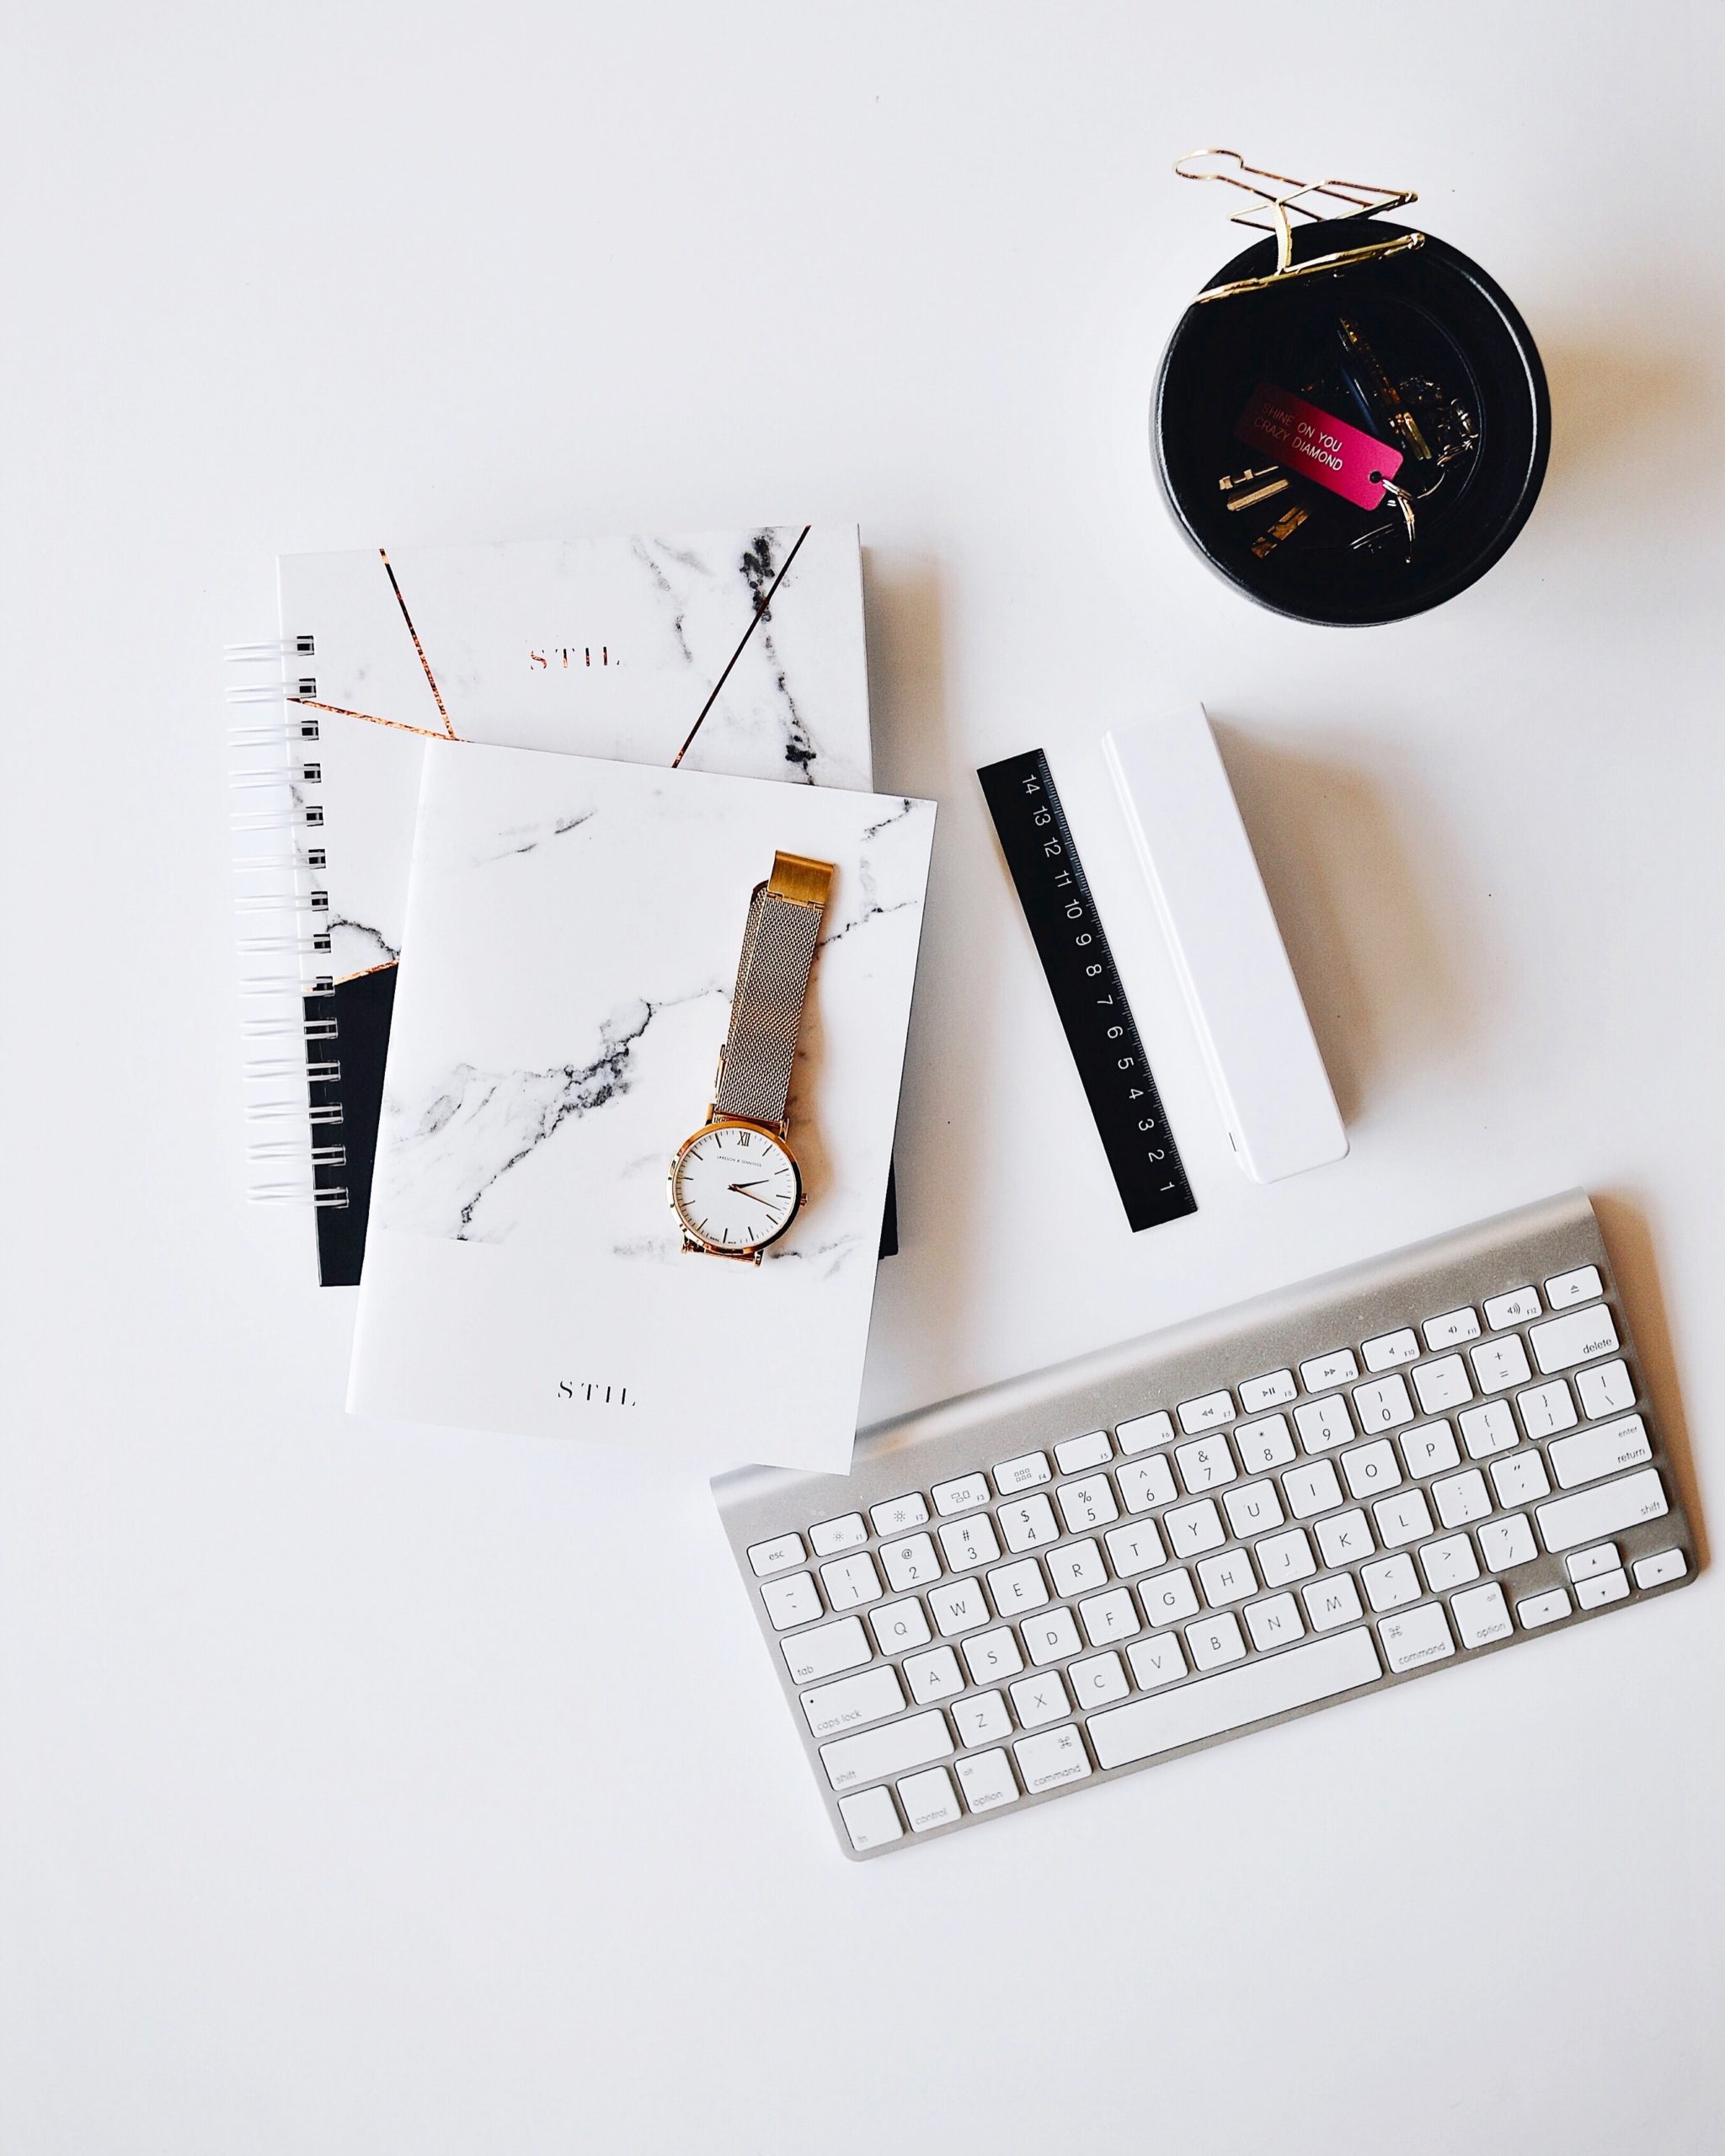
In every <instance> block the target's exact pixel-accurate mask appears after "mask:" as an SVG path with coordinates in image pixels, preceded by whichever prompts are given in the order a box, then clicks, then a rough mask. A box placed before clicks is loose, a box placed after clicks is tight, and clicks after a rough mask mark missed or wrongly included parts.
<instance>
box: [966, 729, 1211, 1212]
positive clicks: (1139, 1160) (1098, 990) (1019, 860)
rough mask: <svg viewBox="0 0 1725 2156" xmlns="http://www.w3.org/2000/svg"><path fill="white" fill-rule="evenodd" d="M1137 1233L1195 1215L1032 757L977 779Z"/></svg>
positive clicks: (1134, 1032) (1074, 858) (1089, 905)
mask: <svg viewBox="0 0 1725 2156" xmlns="http://www.w3.org/2000/svg"><path fill="white" fill-rule="evenodd" d="M976 776H977V777H978V778H979V779H980V780H981V782H982V791H983V794H984V796H985V798H986V800H987V802H988V809H989V814H991V816H992V817H993V818H994V827H995V829H996V831H998V832H999V834H1000V841H1001V851H1002V852H1003V853H1004V854H1005V855H1006V857H1007V867H1008V868H1010V869H1011V870H1012V881H1013V883H1015V884H1016V885H1017V889H1018V903H1019V904H1020V905H1022V906H1023V909H1024V918H1025V919H1026V920H1027V921H1028V922H1029V924H1030V933H1031V937H1032V938H1033V941H1034V942H1035V944H1036V952H1037V956H1038V957H1039V958H1040V959H1041V960H1042V969H1043V971H1044V974H1047V976H1048V985H1049V991H1050V993H1051V994H1052V995H1053V996H1054V999H1055V1010H1056V1011H1059V1012H1060V1023H1061V1025H1062V1026H1064V1027H1065V1029H1066V1044H1067V1046H1068V1047H1069V1048H1070V1049H1071V1051H1072V1060H1073V1061H1074V1062H1075V1063H1076V1065H1077V1066H1078V1075H1079V1077H1080V1078H1081V1080H1082V1081H1083V1085H1084V1091H1085V1094H1086V1097H1087V1099H1088V1100H1089V1102H1090V1113H1092V1115H1093V1116H1094V1117H1095V1118H1096V1128H1097V1134H1098V1135H1099V1136H1100V1137H1101V1139H1102V1144H1103V1151H1104V1152H1105V1153H1106V1154H1107V1155H1108V1166H1110V1167H1111V1168H1112V1169H1113V1170H1114V1184H1115V1187H1116V1188H1117V1189H1118V1190H1119V1193H1120V1203H1122V1204H1123V1205H1124V1207H1125V1209H1126V1218H1127V1219H1128V1221H1129V1222H1130V1225H1131V1226H1132V1229H1133V1231H1134V1233H1136V1232H1137V1230H1139V1229H1140V1228H1156V1227H1160V1226H1161V1225H1162V1222H1163V1221H1164V1220H1178V1219H1181V1218H1183V1216H1184V1215H1185V1214H1188V1213H1195V1212H1196V1211H1197V1210H1198V1200H1197V1199H1196V1198H1194V1196H1193V1195H1192V1186H1191V1184H1190V1183H1189V1182H1187V1180H1186V1171H1185V1169H1184V1167H1183V1166H1182V1165H1181V1161H1180V1154H1179V1150H1178V1147H1177V1146H1176V1145H1175V1144H1174V1134H1173V1133H1172V1131H1171V1130H1170V1129H1169V1128H1168V1119H1167V1116H1166V1115H1165V1114H1164V1113H1163V1112H1162V1096H1161V1094H1160V1093H1158V1092H1157V1091H1156V1080H1155V1078H1154V1077H1153V1076H1152V1075H1151V1068H1150V1058H1149V1057H1148V1056H1147V1055H1146V1054H1145V1053H1144V1043H1143V1041H1142V1040H1141V1039H1140V1037H1139V1032H1138V1027H1137V1024H1136V1022H1135V1020H1134V1018H1133V1017H1132V1011H1131V1008H1130V1006H1129V1004H1128V1003H1127V1001H1126V991H1125V990H1124V988H1123V987H1122V986H1121V985H1120V976H1119V971H1118V970H1117V969H1116V967H1115V965H1114V953H1113V952H1112V951H1110V950H1109V948H1108V937H1107V936H1106V935H1105V934H1104V933H1103V925H1102V921H1101V919H1100V917H1099V915H1097V910H1096V901H1095V899H1092V897H1091V895H1090V884H1089V882H1088V880H1087V878H1086V876H1085V873H1084V864H1083V862H1081V860H1080V859H1079V858H1078V849H1077V847H1076V846H1074V844H1073V843H1072V833H1071V829H1070V828H1069V827H1068V825H1067V823H1066V815H1065V810H1064V809H1062V808H1061V806H1060V795H1059V794H1058V793H1057V792H1055V782H1054V777H1053V775H1052V773H1051V772H1050V771H1049V767H1048V758H1047V757H1046V756H1044V755H1043V753H1042V751H1041V750H1040V749H1027V750H1025V752H1024V754H1023V755H1022V756H1008V757H1007V758H1006V759H1005V760H1004V761H1003V762H1001V763H998V764H986V765H985V766H983V768H982V769H981V770H980V771H978V772H977V774H976Z"/></svg>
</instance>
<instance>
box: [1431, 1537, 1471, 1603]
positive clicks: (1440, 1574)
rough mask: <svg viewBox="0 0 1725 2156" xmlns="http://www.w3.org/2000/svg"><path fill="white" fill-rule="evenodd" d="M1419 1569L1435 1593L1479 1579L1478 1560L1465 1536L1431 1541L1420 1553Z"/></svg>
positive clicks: (1447, 1591)
mask: <svg viewBox="0 0 1725 2156" xmlns="http://www.w3.org/2000/svg"><path fill="white" fill-rule="evenodd" d="M1419 1568H1420V1570H1421V1571H1422V1572H1423V1573H1424V1574H1425V1583H1426V1585H1427V1586H1428V1587H1429V1588H1430V1589H1431V1591H1432V1593H1434V1594H1447V1593H1449V1592H1450V1588H1456V1587H1466V1586H1469V1585H1470V1584H1471V1582H1473V1581H1475V1580H1477V1578H1478V1577H1479V1560H1478V1558H1477V1557H1476V1556H1474V1554H1473V1545H1472V1543H1471V1542H1470V1541H1469V1540H1468V1539H1467V1537H1466V1535H1465V1534H1449V1535H1445V1538H1444V1540H1442V1541H1441V1542H1428V1543H1427V1544H1426V1545H1425V1547H1424V1548H1423V1550H1421V1551H1420V1553H1419Z"/></svg>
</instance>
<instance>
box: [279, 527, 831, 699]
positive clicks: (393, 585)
mask: <svg viewBox="0 0 1725 2156" xmlns="http://www.w3.org/2000/svg"><path fill="white" fill-rule="evenodd" d="M377 554H378V558H379V559H380V560H381V561H382V563H383V574H385V575H386V576H387V578H388V579H389V588H390V590H392V591H393V593H394V594H395V603H396V605H397V606H399V607H400V609H401V617H402V619H403V621H404V622H406V623H407V625H408V634H409V636H410V637H411V638H413V640H414V650H415V651H416V652H417V653H418V654H419V664H420V666H421V667H422V668H423V669H424V670H425V680H426V684H427V686H429V687H430V691H431V701H432V702H433V703H435V705H436V707H437V716H438V717H439V718H441V720H442V721H443V731H442V733H441V734H440V733H439V732H438V731H437V729H436V728H435V727H431V726H410V725H409V723H408V722H407V720H406V719H404V718H379V717H378V715H377V712H374V711H350V710H349V709H348V707H347V706H346V705H345V704H325V703H319V702H318V699H317V698H316V697H315V696H293V695H291V694H290V695H289V696H288V698H287V701H288V702H289V703H291V704H304V705H305V706H306V707H307V708H308V709H309V710H312V711H328V712H334V714H335V715H336V717H337V718H363V719H364V720H365V721H366V724H367V725H368V726H393V727H394V728H397V729H398V732H400V733H403V734H423V735H424V736H425V739H426V740H428V741H459V740H460V739H461V738H462V737H461V736H460V734H457V732H456V730H455V728H453V727H452V726H451V724H450V723H449V713H448V712H446V710H445V709H444V706H443V698H442V696H441V695H440V694H439V692H438V688H437V677H436V675H435V674H434V673H433V672H432V671H431V664H430V660H429V659H427V658H426V656H425V645H424V644H422V643H420V642H419V631H418V630H417V629H416V628H415V627H414V617H413V616H412V615H411V614H410V613H409V611H408V602H407V600H405V599H403V597H402V593H401V586H400V584H398V583H397V581H396V576H395V571H394V570H393V568H391V567H390V563H389V556H388V555H387V553H386V552H384V550H383V548H382V547H379V548H378V549H377ZM786 566H787V567H788V566H789V564H788V563H787V564H786ZM705 715H706V714H705V713H704V712H703V713H702V717H703V718H704V717H705Z"/></svg>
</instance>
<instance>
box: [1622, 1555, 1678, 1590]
mask: <svg viewBox="0 0 1725 2156" xmlns="http://www.w3.org/2000/svg"><path fill="white" fill-rule="evenodd" d="M1688 1570H1689V1560H1688V1559H1687V1558H1686V1557H1685V1556H1684V1554H1683V1552H1682V1551H1681V1550H1660V1551H1659V1553H1658V1556H1653V1557H1640V1558H1637V1560H1636V1566H1635V1583H1636V1585H1637V1587H1664V1584H1665V1582H1666V1581H1667V1580H1680V1579H1681V1578H1682V1577H1683V1575H1684V1574H1685V1572H1687V1571H1688Z"/></svg>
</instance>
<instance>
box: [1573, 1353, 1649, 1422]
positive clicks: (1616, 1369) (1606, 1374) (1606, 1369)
mask: <svg viewBox="0 0 1725 2156" xmlns="http://www.w3.org/2000/svg"><path fill="white" fill-rule="evenodd" d="M1575 1390H1577V1392H1578V1393H1579V1394H1580V1396H1581V1412H1582V1413H1583V1415H1585V1416H1586V1417H1587V1418H1588V1419H1589V1422H1598V1421H1599V1417H1601V1416H1603V1415H1621V1413H1622V1412H1623V1411H1624V1409H1625V1408H1626V1407H1633V1406H1634V1405H1635V1380H1634V1379H1633V1378H1632V1377H1631V1375H1630V1374H1629V1369H1628V1366H1627V1365H1626V1364H1624V1363H1622V1362H1616V1363H1596V1364H1594V1365H1593V1366H1592V1368H1591V1369H1585V1370H1578V1371H1577V1372H1576V1373H1575Z"/></svg>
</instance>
